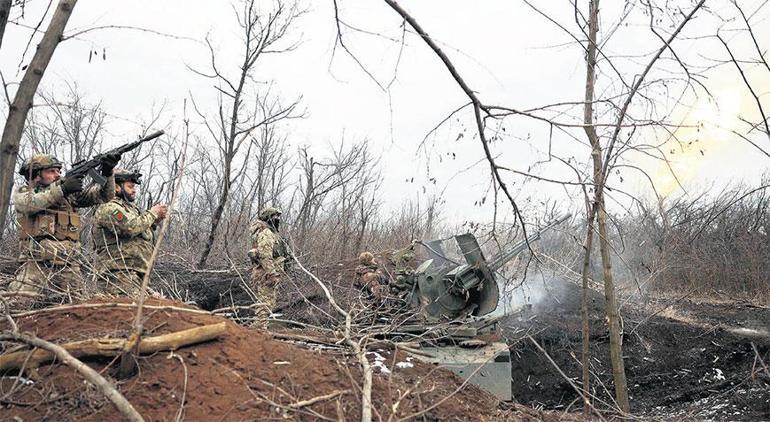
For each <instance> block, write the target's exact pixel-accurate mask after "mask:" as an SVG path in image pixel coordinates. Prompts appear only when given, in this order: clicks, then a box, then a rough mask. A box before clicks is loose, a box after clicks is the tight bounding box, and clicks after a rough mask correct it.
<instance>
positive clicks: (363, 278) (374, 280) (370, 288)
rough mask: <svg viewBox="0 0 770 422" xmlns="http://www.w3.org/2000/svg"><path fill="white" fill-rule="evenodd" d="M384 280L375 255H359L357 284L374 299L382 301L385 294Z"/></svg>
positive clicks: (365, 253) (364, 253) (369, 253)
mask: <svg viewBox="0 0 770 422" xmlns="http://www.w3.org/2000/svg"><path fill="white" fill-rule="evenodd" d="M383 280H384V276H383V274H382V271H381V270H380V266H379V264H378V263H377V261H375V259H374V255H372V253H371V252H361V254H360V255H358V266H357V267H356V280H355V284H356V285H357V286H358V287H359V288H361V289H365V290H366V292H367V293H368V294H369V295H370V296H372V297H373V298H376V299H381V298H382V296H383V295H384V293H385V292H384V286H383V284H384V283H383Z"/></svg>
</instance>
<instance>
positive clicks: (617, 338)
mask: <svg viewBox="0 0 770 422" xmlns="http://www.w3.org/2000/svg"><path fill="white" fill-rule="evenodd" d="M588 25H589V35H588V38H589V39H588V46H587V54H586V92H585V106H584V115H583V119H584V121H585V123H586V125H585V126H584V127H585V132H586V136H587V137H588V140H589V141H590V142H591V158H592V160H593V170H594V177H593V178H594V204H593V206H592V210H593V209H595V210H596V212H597V217H598V225H599V252H600V253H601V256H602V270H603V276H604V298H605V311H606V313H607V323H608V325H609V333H610V361H611V363H612V378H613V380H614V384H615V400H616V401H617V403H618V406H619V407H620V410H622V411H623V412H629V411H630V410H631V409H630V405H629V401H628V385H627V383H626V371H625V367H624V364H623V338H622V336H621V333H620V320H619V316H618V304H617V301H616V299H615V284H614V281H613V277H612V261H611V259H610V247H609V237H608V236H607V211H606V209H605V204H604V175H605V173H604V168H603V165H602V147H601V144H600V142H599V136H598V135H597V133H596V128H595V127H594V126H593V101H594V88H595V84H596V33H597V32H598V28H599V0H591V3H590V11H589V21H588ZM589 214H591V215H589V221H588V228H589V232H588V234H587V238H586V246H587V247H589V248H590V246H591V243H592V237H593V236H592V229H593V218H592V217H593V215H592V214H593V212H591V213H589ZM590 253H591V251H590V249H587V251H586V260H584V261H583V265H584V268H583V271H584V273H583V289H584V290H583V295H584V296H586V297H584V298H583V300H585V301H586V302H587V288H588V286H587V282H588V280H587V269H586V268H585V265H586V263H587V260H588V258H589V255H590ZM582 305H583V306H585V307H586V308H585V310H583V312H585V314H584V315H583V317H584V318H585V320H584V321H583V330H584V344H583V353H584V359H586V360H587V354H588V353H587V350H586V347H587V344H586V343H585V342H586V341H587V335H586V331H587V327H586V325H587V322H588V320H587V317H588V316H587V313H588V309H587V305H588V304H587V303H584V304H582ZM587 363H588V362H584V364H583V378H584V383H585V384H584V386H583V387H584V388H588V383H587V379H588V377H587V374H586V371H587V370H588V365H587Z"/></svg>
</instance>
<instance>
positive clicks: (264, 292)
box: [249, 207, 289, 328]
mask: <svg viewBox="0 0 770 422" xmlns="http://www.w3.org/2000/svg"><path fill="white" fill-rule="evenodd" d="M280 223H281V210H280V209H278V208H273V207H268V208H265V209H263V210H262V211H260V212H259V220H257V221H256V222H255V223H254V224H252V225H251V227H250V230H249V231H250V233H251V249H250V250H249V258H250V259H251V262H252V264H254V269H253V270H252V272H251V288H252V289H253V290H254V292H255V293H256V295H257V300H259V302H260V306H259V308H257V322H256V325H257V326H259V327H262V328H267V319H268V317H269V316H270V313H271V312H272V311H273V309H274V308H275V304H276V300H277V298H276V287H277V286H278V282H279V281H280V280H281V274H283V272H284V263H285V262H286V259H287V258H288V257H289V251H288V250H287V248H286V242H284V240H283V239H282V238H281V235H280V234H279V233H278V226H279V225H280Z"/></svg>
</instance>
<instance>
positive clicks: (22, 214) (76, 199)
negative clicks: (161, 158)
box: [9, 154, 120, 302]
mask: <svg viewBox="0 0 770 422" xmlns="http://www.w3.org/2000/svg"><path fill="white" fill-rule="evenodd" d="M119 160H120V155H117V154H109V155H106V156H104V157H103V158H102V162H101V173H102V175H103V176H105V177H106V178H107V181H106V182H105V183H104V185H102V186H99V185H97V184H92V185H91V186H89V187H88V188H87V189H83V178H82V177H65V178H62V177H61V168H62V163H61V161H59V160H58V159H56V157H54V156H52V155H47V154H36V155H33V156H32V157H31V158H30V159H28V160H27V161H26V162H25V163H24V164H22V166H21V169H20V170H19V174H21V175H22V176H24V178H25V179H26V181H27V183H26V184H24V185H22V186H20V187H19V188H18V189H16V190H15V191H14V192H13V197H12V200H13V204H14V209H15V211H16V221H17V223H18V224H19V244H20V250H21V254H20V257H19V259H20V260H21V261H22V265H21V267H20V268H19V271H18V272H17V273H16V279H15V280H14V281H13V282H11V284H10V286H9V290H10V291H11V292H21V293H33V294H43V300H44V301H46V302H52V301H54V300H56V299H59V300H61V296H66V297H67V298H69V299H71V298H72V294H73V293H76V292H83V291H84V290H85V289H84V287H85V285H84V283H83V279H82V277H81V274H80V261H79V259H78V254H79V253H80V229H81V226H80V215H79V214H78V208H84V207H91V206H94V205H97V204H101V203H104V202H106V201H109V200H110V199H112V198H113V196H114V195H115V181H114V178H113V177H112V170H113V168H115V165H117V163H118V161H119ZM57 296H58V297H57Z"/></svg>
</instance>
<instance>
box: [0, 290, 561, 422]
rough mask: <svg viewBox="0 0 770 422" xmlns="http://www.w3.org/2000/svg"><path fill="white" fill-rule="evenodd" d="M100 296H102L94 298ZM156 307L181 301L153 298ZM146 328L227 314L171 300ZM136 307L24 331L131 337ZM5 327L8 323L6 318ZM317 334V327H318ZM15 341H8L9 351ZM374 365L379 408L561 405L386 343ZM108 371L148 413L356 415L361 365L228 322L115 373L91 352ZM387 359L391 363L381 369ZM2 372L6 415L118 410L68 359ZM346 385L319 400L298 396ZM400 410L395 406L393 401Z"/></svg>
mask: <svg viewBox="0 0 770 422" xmlns="http://www.w3.org/2000/svg"><path fill="white" fill-rule="evenodd" d="M90 303H98V302H90ZM150 304H152V305H156V306H166V305H172V306H184V305H182V304H180V303H179V302H173V301H165V300H163V301H161V300H152V301H150ZM146 315H147V321H146V322H145V327H147V329H148V333H147V335H158V334H164V333H169V332H174V331H179V330H183V329H187V328H192V327H196V326H200V325H204V324H212V323H217V322H221V321H224V320H225V319H223V318H220V317H217V316H213V315H207V314H196V313H190V312H184V311H178V310H170V309H164V310H161V309H147V310H146ZM132 319H133V311H132V310H131V309H125V308H114V307H112V308H110V307H103V308H75V309H69V310H50V311H47V312H43V313H39V314H36V315H32V316H27V317H21V318H18V320H17V323H18V324H19V328H20V329H21V330H22V331H25V332H31V333H34V334H35V335H37V336H39V337H41V338H43V339H46V340H50V341H53V342H57V343H64V342H68V341H76V340H82V339H86V338H94V337H101V336H110V337H115V336H125V335H126V334H127V333H128V332H129V327H130V323H131V321H132ZM0 328H2V329H7V328H8V327H7V326H6V325H2V326H0ZM315 335H318V334H317V333H316V334H315ZM9 347H12V345H10V344H5V345H4V348H5V349H4V350H3V351H5V350H7V348H9ZM368 357H369V360H370V362H372V363H373V364H374V363H375V362H376V361H377V360H381V361H382V363H381V364H378V365H377V367H376V368H375V374H374V387H373V392H372V396H373V401H374V412H375V415H376V416H375V417H381V418H383V419H386V418H388V417H390V416H391V414H393V415H394V416H396V417H397V418H403V417H409V416H415V417H417V419H418V420H442V421H443V420H469V421H470V420H513V419H516V420H542V419H543V418H544V419H545V420H557V418H558V416H559V415H560V414H558V413H557V414H556V415H550V414H548V413H543V412H538V411H534V410H532V409H527V408H525V407H523V406H514V407H510V408H507V409H502V408H500V407H499V406H498V402H497V400H496V399H495V398H494V397H492V396H491V395H489V394H487V393H486V392H484V391H482V390H480V389H478V388H477V387H475V386H474V385H470V384H465V385H463V380H462V379H460V378H458V377H457V376H455V375H454V374H453V373H451V372H449V371H445V370H443V369H437V368H436V367H434V366H432V365H430V364H424V363H421V362H418V361H416V360H413V359H411V357H407V356H403V355H401V354H393V353H390V352H388V351H384V350H379V351H376V352H374V353H370V354H369V355H368ZM85 361H86V362H87V363H88V364H89V365H90V366H92V367H93V368H95V369H96V370H98V371H99V372H101V373H102V374H103V375H105V376H107V377H108V378H109V379H111V380H112V381H113V383H114V384H116V385H117V387H118V389H119V390H120V391H121V393H123V394H124V395H125V396H126V398H127V399H128V400H129V401H130V402H131V403H132V404H133V405H134V406H135V407H136V409H137V410H138V411H139V412H140V413H141V414H142V415H143V416H144V417H145V418H147V420H158V421H160V420H173V419H174V418H176V417H177V415H178V414H179V412H182V415H183V416H184V419H186V420H274V419H284V418H289V419H295V420H322V419H324V418H328V419H331V420H356V419H358V418H360V411H361V401H360V383H361V380H362V377H361V370H360V367H359V365H358V364H357V363H356V361H355V359H354V358H353V357H352V356H349V355H346V354H343V353H342V352H341V350H339V349H337V350H320V349H316V350H311V349H308V348H303V347H299V346H297V345H293V344H288V343H286V342H282V341H277V340H275V339H273V338H272V337H271V335H270V334H269V333H268V332H265V331H257V330H253V329H249V328H244V327H242V326H239V325H237V324H235V323H233V322H228V329H227V333H226V335H225V336H223V337H222V338H220V339H219V340H216V341H211V342H208V343H204V344H198V345H193V346H189V347H185V348H182V349H180V350H177V351H175V352H173V353H171V352H163V353H156V354H154V355H151V356H142V357H141V358H140V359H139V361H138V364H139V373H138V374H137V375H135V376H134V377H132V378H130V379H128V380H125V381H116V380H114V379H113V378H111V377H112V375H114V372H115V367H116V362H115V361H114V360H111V359H108V358H91V359H86V360H85ZM382 367H385V368H386V370H383V369H381V368H382ZM8 375H12V374H6V376H4V377H2V378H0V398H2V404H3V407H2V410H1V411H0V413H1V417H0V419H3V420H8V419H11V418H13V417H20V418H22V419H23V420H42V419H46V420H118V419H119V415H118V413H117V410H116V409H115V408H114V407H113V406H112V404H111V403H110V402H108V401H107V400H106V399H105V398H104V397H103V396H102V395H101V393H99V392H97V391H95V390H94V388H93V387H92V386H91V385H90V384H88V383H86V382H85V381H84V380H83V379H82V378H81V377H80V376H79V375H77V374H76V373H75V372H74V371H73V370H71V369H70V368H68V367H66V366H64V365H61V364H51V365H44V366H41V367H40V368H39V370H38V371H37V373H36V374H34V376H32V375H29V374H24V376H23V377H14V376H8ZM334 392H342V393H341V394H340V395H338V396H335V397H333V398H330V399H325V400H320V401H318V402H317V403H315V404H312V405H308V406H304V407H300V408H292V404H294V403H297V402H300V401H303V400H308V399H312V398H314V397H320V396H324V395H328V394H331V393H334ZM393 409H395V410H393Z"/></svg>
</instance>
